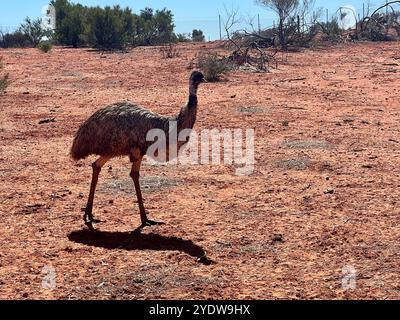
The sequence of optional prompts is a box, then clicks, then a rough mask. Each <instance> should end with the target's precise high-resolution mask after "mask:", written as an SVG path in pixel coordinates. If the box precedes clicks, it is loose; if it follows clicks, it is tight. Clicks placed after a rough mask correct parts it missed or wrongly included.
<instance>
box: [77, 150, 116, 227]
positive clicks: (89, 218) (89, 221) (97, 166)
mask: <svg viewBox="0 0 400 320" xmlns="http://www.w3.org/2000/svg"><path fill="white" fill-rule="evenodd" d="M108 160H110V158H109V157H101V158H99V159H98V160H97V161H96V162H94V163H93V164H92V168H93V175H92V183H91V184H90V193H89V199H88V202H87V205H86V209H85V215H84V217H83V220H84V221H85V223H86V225H87V226H88V228H89V229H90V230H94V228H93V223H99V222H100V221H99V220H96V219H94V217H93V213H92V212H93V200H94V194H95V192H96V186H97V182H98V180H99V175H100V172H101V168H103V166H104V165H105V164H106V163H107V161H108Z"/></svg>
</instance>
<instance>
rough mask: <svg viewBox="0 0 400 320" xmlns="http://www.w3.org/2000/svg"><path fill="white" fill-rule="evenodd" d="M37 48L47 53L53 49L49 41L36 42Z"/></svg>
mask: <svg viewBox="0 0 400 320" xmlns="http://www.w3.org/2000/svg"><path fill="white" fill-rule="evenodd" d="M38 49H39V50H40V51H43V52H44V53H48V52H50V51H51V49H53V45H52V44H51V43H50V42H41V43H39V44H38Z"/></svg>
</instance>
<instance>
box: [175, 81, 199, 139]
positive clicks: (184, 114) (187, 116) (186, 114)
mask: <svg viewBox="0 0 400 320" xmlns="http://www.w3.org/2000/svg"><path fill="white" fill-rule="evenodd" d="M197 103H198V101H197V86H195V85H193V84H191V85H190V90H189V101H188V103H187V105H186V106H184V107H183V108H182V110H181V112H180V113H179V115H178V132H179V131H181V130H183V129H192V128H193V126H194V124H195V122H196V116H197Z"/></svg>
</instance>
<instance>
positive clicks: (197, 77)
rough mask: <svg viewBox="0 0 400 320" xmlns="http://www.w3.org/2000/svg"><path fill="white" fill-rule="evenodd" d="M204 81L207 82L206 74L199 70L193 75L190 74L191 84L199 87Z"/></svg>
mask: <svg viewBox="0 0 400 320" xmlns="http://www.w3.org/2000/svg"><path fill="white" fill-rule="evenodd" d="M204 82H207V81H206V79H205V78H204V75H203V74H202V73H201V72H199V71H193V73H192V75H191V76H190V84H191V85H193V86H194V87H196V88H197V87H198V86H199V84H200V83H204Z"/></svg>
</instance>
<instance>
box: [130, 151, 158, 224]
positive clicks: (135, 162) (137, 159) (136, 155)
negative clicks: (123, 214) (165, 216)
mask: <svg viewBox="0 0 400 320" xmlns="http://www.w3.org/2000/svg"><path fill="white" fill-rule="evenodd" d="M130 159H131V162H132V170H131V174H130V176H131V178H132V180H133V183H134V185H135V190H136V196H137V200H138V204H139V210H140V219H141V220H142V226H141V228H144V227H150V226H156V225H162V224H164V223H163V222H156V221H151V220H149V219H148V218H147V213H146V210H145V208H144V204H143V196H142V191H141V189H140V181H139V179H140V173H139V171H140V166H141V164H142V159H143V156H142V155H141V153H140V150H134V151H133V152H132V154H131V157H130Z"/></svg>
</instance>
